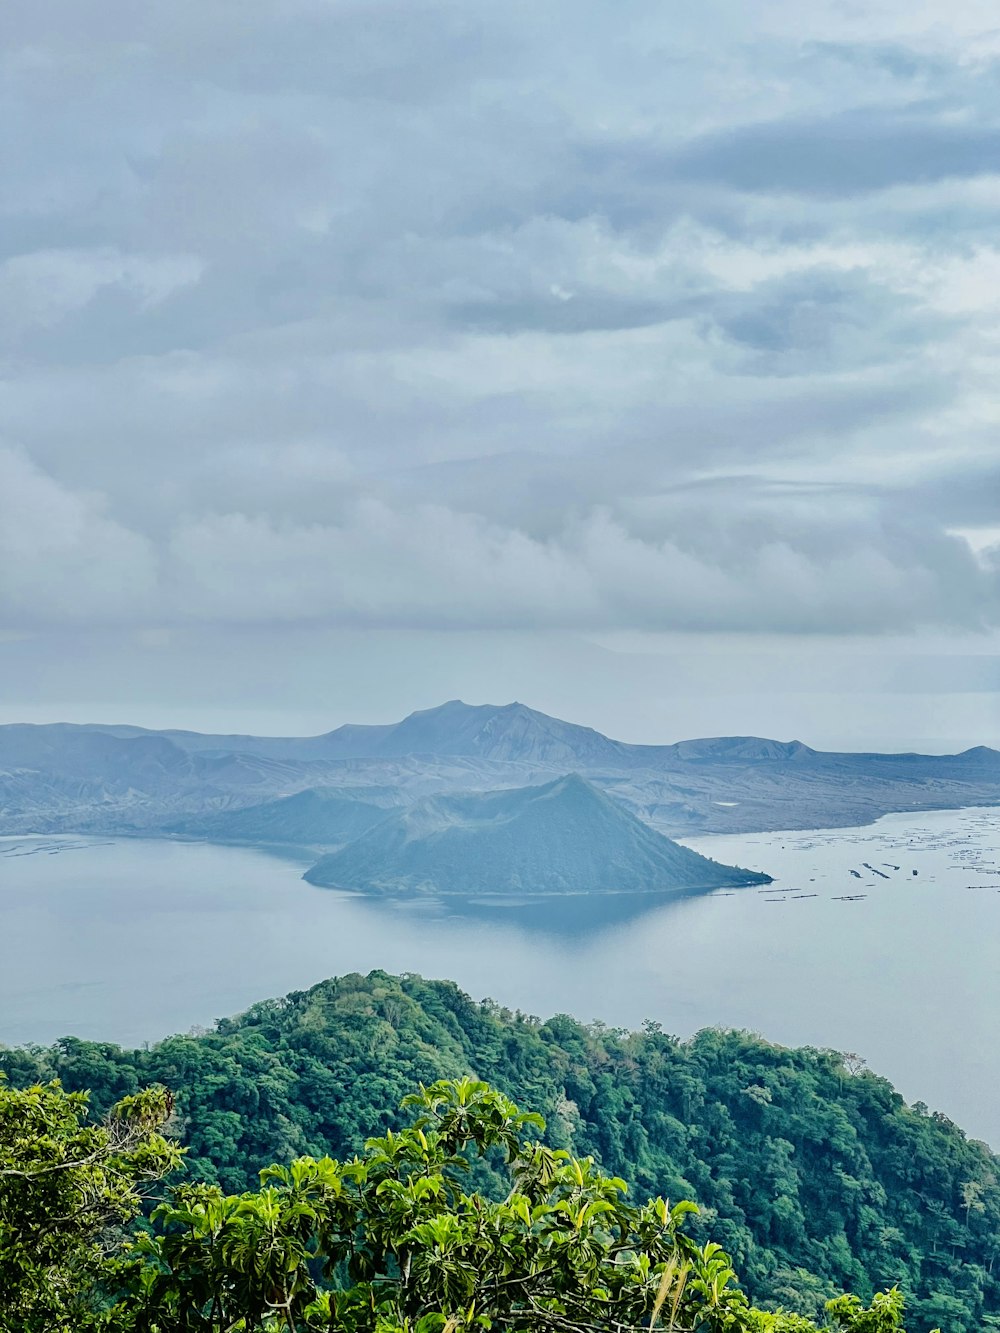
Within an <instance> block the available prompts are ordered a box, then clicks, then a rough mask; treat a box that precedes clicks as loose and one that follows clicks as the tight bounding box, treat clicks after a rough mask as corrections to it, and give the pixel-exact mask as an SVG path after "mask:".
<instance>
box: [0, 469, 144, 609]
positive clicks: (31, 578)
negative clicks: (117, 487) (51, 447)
mask: <svg viewBox="0 0 1000 1333" xmlns="http://www.w3.org/2000/svg"><path fill="white" fill-rule="evenodd" d="M155 581H156V563H155V557H154V554H153V551H152V549H151V546H150V544H149V542H148V541H147V540H146V539H145V538H143V537H141V536H139V535H138V534H137V533H135V532H131V531H129V530H128V529H127V528H125V527H123V526H122V525H121V524H119V523H116V522H115V521H114V520H113V519H111V518H110V517H109V516H108V514H107V512H106V508H105V504H104V502H103V500H102V497H100V496H98V495H86V494H82V493H80V492H71V491H69V490H67V489H66V488H65V487H62V486H60V485H59V484H58V483H57V482H56V481H54V480H53V479H52V478H51V477H49V476H47V475H46V474H45V473H44V472H42V471H41V470H40V469H38V468H37V467H35V466H34V465H33V464H32V463H31V462H30V460H29V459H28V458H27V457H26V456H25V455H24V454H23V453H22V452H20V451H18V450H15V449H9V448H0V617H2V618H3V621H6V622H7V623H8V624H9V625H11V626H12V627H13V628H14V629H18V628H21V627H23V626H31V625H35V624H51V623H53V622H55V623H60V622H63V621H69V622H71V623H75V624H77V625H81V624H82V625H94V624H100V623H101V622H102V621H110V622H112V623H116V622H118V621H120V620H122V619H130V618H140V619H141V618H143V617H144V616H145V615H146V614H147V607H148V605H149V598H150V597H151V596H152V595H153V593H154V591H155Z"/></svg>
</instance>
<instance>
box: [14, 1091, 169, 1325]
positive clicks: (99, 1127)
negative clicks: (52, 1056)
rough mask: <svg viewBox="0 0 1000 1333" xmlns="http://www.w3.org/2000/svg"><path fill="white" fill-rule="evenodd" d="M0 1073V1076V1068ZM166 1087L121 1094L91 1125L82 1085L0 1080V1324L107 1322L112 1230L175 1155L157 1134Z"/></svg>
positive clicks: (165, 1113) (131, 1212)
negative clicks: (21, 1084) (72, 1088)
mask: <svg viewBox="0 0 1000 1333" xmlns="http://www.w3.org/2000/svg"><path fill="white" fill-rule="evenodd" d="M0 1077H2V1076H0ZM171 1105H172V1102H171V1098H170V1096H169V1094H168V1093H167V1092H166V1090H165V1089H163V1088H151V1089H148V1090H147V1091H145V1092H141V1093H138V1094H136V1095H133V1096H129V1097H126V1098H124V1099H123V1100H122V1101H121V1102H119V1103H118V1105H117V1106H116V1107H114V1109H113V1110H112V1111H111V1112H110V1114H109V1115H108V1116H107V1118H106V1119H105V1121H104V1122H103V1123H102V1124H88V1123H86V1117H87V1094H86V1093H83V1092H74V1093H67V1092H64V1091H63V1089H62V1088H61V1087H60V1085H59V1084H58V1083H51V1084H49V1085H48V1086H41V1085H36V1086H34V1087H30V1088H26V1089H23V1090H17V1089H13V1088H10V1087H7V1086H5V1085H3V1084H2V1083H0V1293H2V1298H0V1330H3V1333H8V1331H9V1333H15V1330H16V1333H36V1331H37V1333H71V1331H72V1333H83V1331H84V1330H89V1329H95V1328H101V1327H114V1326H115V1325H114V1323H113V1322H112V1321H113V1319H114V1318H115V1313H114V1308H113V1301H112V1300H111V1296H110V1295H108V1294H107V1293H108V1292H109V1283H111V1284H112V1285H113V1282H114V1278H115V1261H114V1259H113V1258H112V1257H111V1256H112V1253H113V1251H114V1249H115V1231H116V1229H120V1228H121V1227H122V1226H124V1225H125V1224H127V1223H128V1222H130V1221H131V1219H132V1218H133V1217H134V1216H135V1215H136V1214H137V1212H138V1211H139V1209H140V1207H141V1205H142V1202H143V1191H144V1189H145V1188H146V1187H147V1186H148V1185H149V1184H150V1183H152V1182H155V1181H158V1180H159V1179H160V1178H161V1177H162V1176H163V1175H165V1174H166V1173H167V1172H169V1171H170V1170H172V1169H173V1168H174V1167H175V1166H176V1165H177V1164H178V1163H179V1161H180V1158H181V1153H180V1150H179V1149H178V1148H177V1147H176V1146H175V1145H173V1144H171V1143H168V1142H167V1140H166V1139H165V1138H164V1137H163V1136H162V1135H161V1134H160V1132H159V1131H160V1128H161V1127H162V1125H163V1124H164V1122H165V1121H166V1119H167V1118H168V1116H169V1114H170V1109H171Z"/></svg>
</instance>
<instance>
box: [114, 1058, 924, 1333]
mask: <svg viewBox="0 0 1000 1333" xmlns="http://www.w3.org/2000/svg"><path fill="white" fill-rule="evenodd" d="M404 1105H407V1106H409V1107H410V1108H412V1109H414V1110H415V1111H416V1112H417V1115H416V1119H415V1120H414V1122H413V1123H412V1124H411V1125H410V1126H409V1127H407V1128H404V1129H403V1130H401V1131H399V1132H397V1133H393V1132H390V1133H388V1134H386V1135H385V1136H384V1137H382V1138H376V1139H371V1140H369V1142H368V1144H367V1146H366V1149H365V1151H364V1153H363V1154H362V1155H360V1156H358V1157H355V1158H353V1159H351V1160H349V1161H346V1162H343V1163H340V1162H337V1161H334V1160H333V1159H331V1158H322V1159H319V1160H317V1159H314V1158H300V1159H298V1160H296V1161H295V1162H293V1163H292V1164H291V1166H288V1167H278V1166H275V1167H269V1168H267V1169H266V1170H265V1171H263V1172H262V1173H261V1178H262V1188H261V1189H260V1190H259V1191H257V1192H247V1193H244V1194H241V1195H233V1196H226V1195H225V1194H223V1193H222V1191H221V1190H220V1189H218V1188H217V1187H215V1186H210V1185H204V1184H200V1185H197V1184H196V1185H187V1186H183V1187H181V1188H179V1189H178V1190H177V1191H176V1193H175V1196H174V1198H173V1199H172V1201H171V1202H169V1203H164V1204H161V1206H160V1207H159V1208H158V1209H157V1210H156V1211H155V1213H154V1215H153V1222H154V1228H155V1229H154V1231H153V1232H151V1233H147V1234H142V1235H140V1236H139V1237H138V1238H137V1239H136V1241H135V1243H134V1247H133V1251H132V1253H133V1255H134V1263H133V1270H132V1278H131V1291H132V1294H131V1297H130V1299H129V1301H128V1302H127V1303H126V1304H127V1308H128V1310H129V1314H130V1318H131V1319H132V1320H133V1321H134V1324H133V1327H134V1329H135V1330H136V1333H195V1331H197V1333H229V1331H230V1330H236V1329H239V1330H240V1331H241V1333H264V1331H265V1330H274V1333H279V1331H284V1333H307V1331H308V1333H320V1331H321V1330H322V1331H324V1333H332V1331H333V1330H338V1333H488V1331H489V1330H492V1331H493V1333H630V1331H632V1330H635V1331H636V1333H638V1330H640V1329H642V1330H652V1329H654V1328H655V1327H656V1325H657V1324H661V1325H662V1326H663V1328H664V1329H665V1330H681V1329H685V1330H688V1329H699V1330H703V1333H815V1328H816V1326H815V1325H814V1324H813V1323H811V1322H810V1321H809V1320H807V1319H803V1318H801V1317H799V1316H794V1315H786V1314H783V1313H781V1312H777V1313H771V1314H765V1313H764V1312H761V1311H757V1310H754V1309H752V1307H751V1306H750V1304H749V1302H748V1300H747V1298H746V1296H745V1295H744V1294H743V1292H742V1291H741V1290H740V1288H739V1286H738V1283H737V1281H736V1276H735V1274H734V1272H733V1270H732V1266H731V1264H730V1262H729V1258H728V1256H727V1255H726V1254H725V1253H724V1251H723V1250H722V1249H721V1247H720V1246H718V1245H716V1244H713V1243H711V1242H710V1243H708V1244H707V1245H699V1244H697V1243H696V1242H695V1241H694V1240H693V1239H692V1238H691V1236H690V1235H689V1234H688V1233H687V1232H686V1230H685V1226H684V1224H685V1220H686V1219H687V1218H688V1217H689V1216H691V1215H693V1214H694V1213H696V1212H697V1208H696V1207H695V1205H694V1204H692V1203H687V1202H681V1203H678V1204H675V1205H674V1206H673V1207H671V1206H670V1205H668V1204H667V1203H666V1202H665V1201H664V1200H662V1199H653V1200H651V1201H650V1202H648V1203H644V1204H642V1205H639V1206H634V1205H631V1204H629V1203H627V1202H626V1200H625V1195H626V1186H625V1183H624V1181H622V1180H620V1179H618V1178H616V1177H614V1176H609V1175H606V1174H604V1173H603V1172H601V1171H600V1170H598V1169H597V1168H596V1167H595V1165H594V1163H593V1161H592V1160H591V1159H589V1158H574V1157H572V1156H570V1154H569V1153H567V1152H565V1151H563V1150H559V1149H553V1148H550V1147H547V1146H545V1145H543V1144H542V1143H540V1142H538V1141H537V1140H536V1139H534V1138H532V1137H529V1133H530V1132H531V1131H534V1132H535V1133H541V1131H542V1130H543V1128H544V1124H543V1122H542V1120H541V1118H540V1117H539V1116H536V1115H530V1114H525V1113H522V1112H521V1111H519V1110H518V1108H517V1107H516V1106H515V1105H514V1103H513V1102H511V1101H510V1100H509V1099H508V1098H507V1097H506V1096H504V1095H503V1094H502V1093H499V1092H496V1091H494V1090H493V1089H491V1088H490V1087H488V1085H486V1084H485V1083H481V1082H475V1081H473V1080H471V1079H462V1080H460V1081H457V1082H455V1081H441V1082H438V1083H435V1084H433V1085H432V1086H430V1087H429V1088H422V1089H421V1090H420V1092H419V1093H417V1094H415V1095H413V1096H410V1097H408V1098H407V1099H406V1101H405V1103H404ZM481 1157H486V1158H498V1157H499V1158H502V1160H503V1161H504V1163H505V1168H506V1176H507V1181H508V1185H509V1188H508V1189H507V1191H506V1193H505V1194H504V1195H503V1197H500V1198H493V1199H491V1198H488V1197H485V1196H483V1195H482V1194H479V1193H469V1192H466V1191H465V1190H464V1189H463V1183H464V1178H465V1176H466V1174H467V1172H468V1170H469V1166H470V1159H476V1158H481ZM901 1311H902V1299H901V1297H899V1294H898V1293H896V1292H892V1293H888V1294H887V1295H885V1296H884V1297H879V1298H877V1300H876V1303H875V1305H873V1306H872V1308H871V1309H870V1310H866V1309H865V1308H864V1307H863V1306H862V1305H861V1304H860V1302H858V1301H856V1300H855V1299H854V1298H852V1297H851V1298H844V1299H843V1300H842V1301H841V1302H840V1303H839V1304H836V1305H835V1306H831V1313H832V1314H833V1316H834V1318H835V1321H836V1326H837V1327H838V1328H839V1329H843V1330H851V1331H853V1333H889V1330H895V1329H898V1328H900V1315H901Z"/></svg>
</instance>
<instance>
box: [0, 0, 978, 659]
mask: <svg viewBox="0 0 1000 1333" xmlns="http://www.w3.org/2000/svg"><path fill="white" fill-rule="evenodd" d="M949 19H950V21H949V24H948V25H947V26H946V27H944V26H941V25H937V26H935V24H934V23H932V22H931V21H930V20H929V19H928V17H927V15H926V14H925V13H924V12H923V11H921V12H919V13H915V12H914V11H913V9H912V6H906V5H904V4H902V2H901V0H880V3H878V4H874V5H871V6H867V7H855V8H854V9H852V10H851V11H850V12H849V13H848V12H846V11H845V10H844V7H843V6H842V5H840V4H837V3H834V2H833V0H830V2H829V3H827V2H826V0H823V2H822V3H818V4H816V5H813V6H805V7H803V6H793V5H791V4H790V3H788V0H766V3H763V4H761V5H760V6H756V7H747V6H745V5H737V4H735V3H733V2H732V0H713V3H712V4H709V5H708V6H700V7H691V8H689V9H688V10H686V11H684V12H683V13H680V12H678V13H675V14H671V15H669V16H667V15H666V13H665V11H664V10H663V8H662V6H661V5H658V4H656V3H654V2H653V0H625V3H623V4H622V5H620V6H616V7H615V9H614V12H613V13H612V12H611V11H610V10H609V11H607V12H606V13H604V12H599V11H597V10H594V11H593V12H591V13H589V14H588V15H587V16H586V18H585V20H584V21H581V18H580V13H579V6H576V5H572V4H570V3H569V0H557V3H555V4H553V5H551V6H541V7H540V6H537V5H531V4H529V3H527V0H515V2H514V3H512V4H509V5H505V6H495V5H488V4H486V3H485V0H471V2H470V3H469V4H467V5H463V6H459V7H456V6H454V5H452V4H449V3H446V2H444V0H440V2H439V0H407V3H402V0H374V2H373V3H368V4H361V3H353V0H352V2H351V3H343V4H337V5H330V4H326V3H322V2H321V0H295V2H294V3H293V4H282V3H278V0H249V3H247V4H246V5H244V6H243V7H242V8H241V11H240V22H239V24H234V23H232V22H231V21H230V16H225V15H221V13H220V12H216V11H214V10H213V9H212V7H211V6H205V5H203V4H196V3H194V0H180V2H179V3H176V4H173V5H171V6H167V7H163V6H161V7H156V6H154V7H152V8H150V7H145V8H144V7H141V6H139V7H137V6H134V5H130V4H126V3H124V0H121V2H120V3H119V0H114V2H113V3H112V4H110V5H109V4H107V3H105V4H98V3H96V0H83V2H81V0H72V3H70V0H56V7H55V10H53V9H52V7H51V6H50V7H47V8H46V11H45V14H44V15H43V14H42V12H41V11H40V10H39V8H38V6H37V5H29V4H27V3H25V2H24V0H10V3H9V5H7V6H6V7H5V11H4V15H3V18H2V20H0V22H2V23H3V27H4V31H3V37H4V40H3V50H4V53H5V54H4V56H3V61H4V74H5V78H4V79H3V83H2V86H3V93H2V94H0V98H2V100H0V114H2V115H3V116H4V120H5V123H8V124H11V125H16V126H17V127H18V133H17V134H16V135H11V136H7V137H6V140H5V144H4V146H3V149H2V151H3V153H4V154H5V158H4V162H3V171H4V180H5V190H4V198H3V201H2V203H0V312H2V313H0V334H2V339H3V342H2V351H3V356H4V358H5V359H4V361H3V362H2V365H0V371H2V372H3V373H2V374H0V431H2V432H3V437H4V438H5V439H7V440H8V441H12V442H16V445H17V447H16V448H14V449H7V450H6V451H4V452H3V454H2V455H0V467H2V476H0V486H2V493H0V523H2V526H3V531H2V532H0V558H2V569H0V589H2V592H0V607H2V610H3V614H4V617H5V619H6V620H7V621H9V622H10V623H11V625H12V626H13V627H14V628H18V627H20V626H31V625H34V624H42V623H44V624H47V625H53V626H54V625H58V624H60V623H64V622H65V623H67V624H71V625H79V624H82V623H85V622H87V620H88V618H89V619H92V620H93V621H94V622H95V623H105V622H110V621H114V622H115V623H117V624H120V625H122V626H125V627H129V626H131V627H134V628H135V629H136V630H137V631H140V632H146V631H148V630H149V629H150V628H152V629H154V630H158V629H159V627H161V626H163V625H167V626H175V625H181V624H200V625H208V624H218V625H234V624H246V623H251V622H253V623H260V624H267V623H273V624H282V625H289V624H292V623H294V624H306V623H308V624H314V625H316V624H318V625H343V624H356V625H377V626H386V627H398V628H406V629H407V630H413V629H414V628H418V627H423V626H426V627H428V628H434V629H437V628H442V627H444V628H447V629H449V630H450V631H458V630H462V629H467V630H469V631H470V632H471V631H474V630H476V631H478V630H481V629H483V628H486V627H492V628H505V629H510V628H517V629H519V630H525V631H531V632H538V631H539V630H540V629H541V628H543V627H547V626H561V627H566V628H573V629H581V628H585V629H588V630H593V631H595V632H597V631H602V632H603V631H612V630H614V631H616V632H617V631H624V630H628V629H635V630H642V631H646V630H659V629H664V628H675V629H685V630H688V631H693V630H707V631H711V632H713V633H715V632H721V631H725V630H732V631H734V632H740V633H745V632H747V631H748V630H754V629H771V630H774V631H781V632H789V633H793V632H794V633H813V632H816V631H823V632H826V633H836V632H841V633H849V632H850V633H854V632H876V631H878V632H881V631H882V630H884V629H886V628H892V629H897V630H904V629H905V630H911V631H912V630H918V629H919V628H920V627H921V626H924V625H938V626H956V625H961V626H965V627H969V628H976V627H979V626H982V625H984V624H991V623H994V622H995V620H996V591H997V587H996V580H995V577H994V572H993V571H992V567H991V566H990V564H989V562H984V561H983V560H981V559H980V560H977V559H975V558H974V556H973V555H972V553H971V551H970V550H969V548H968V546H967V544H966V543H965V542H964V541H963V540H962V539H961V537H958V536H955V535H953V533H954V531H956V530H963V529H965V528H972V527H978V528H986V529H988V528H990V527H991V526H992V525H995V524H996V523H997V521H998V516H997V512H996V511H997V505H998V501H997V498H996V497H997V492H996V489H995V487H993V486H992V484H991V482H992V479H993V472H992V470H991V466H992V465H991V464H990V455H991V451H992V450H994V449H995V430H996V410H995V406H994V399H995V392H994V380H995V354H996V334H995V326H996V315H997V301H996V298H995V296H994V295H993V293H994V292H995V290H996V275H997V271H998V266H1000V261H998V258H997V249H996V245H995V237H996V234H997V227H998V225H1000V179H998V172H997V168H998V165H1000V129H998V127H997V124H996V116H995V108H994V106H993V101H994V98H995V61H996V58H997V50H996V45H997V44H996V41H995V39H994V38H993V37H991V36H990V32H991V29H992V25H993V23H994V18H993V16H992V13H991V12H990V9H989V6H984V5H981V4H978V3H976V2H975V0H962V2H961V3H958V4H956V6H954V7H953V11H952V12H950V15H949ZM67 103H68V104H70V105H71V106H72V108H73V114H71V115H67V114H65V106H66V104H67Z"/></svg>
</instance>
